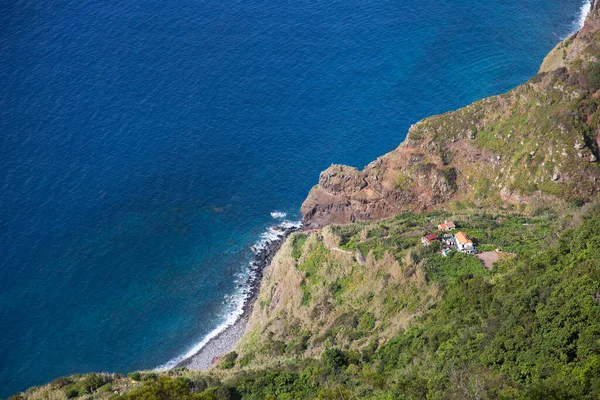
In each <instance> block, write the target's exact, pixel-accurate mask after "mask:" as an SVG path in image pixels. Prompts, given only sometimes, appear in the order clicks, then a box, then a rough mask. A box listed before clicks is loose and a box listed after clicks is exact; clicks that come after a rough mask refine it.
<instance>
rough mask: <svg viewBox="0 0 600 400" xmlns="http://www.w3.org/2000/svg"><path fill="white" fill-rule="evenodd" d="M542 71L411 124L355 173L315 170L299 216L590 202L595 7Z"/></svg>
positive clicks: (599, 91) (599, 131)
mask: <svg viewBox="0 0 600 400" xmlns="http://www.w3.org/2000/svg"><path fill="white" fill-rule="evenodd" d="M557 52H559V53H560V54H561V56H560V57H558V58H557V56H556V54H557ZM563 55H564V57H563ZM541 71H542V72H540V73H539V74H538V75H536V76H535V77H533V78H532V79H530V80H529V81H528V82H526V83H524V84H522V85H519V86H517V87H516V88H515V89H513V90H511V91H510V92H508V93H506V94H502V95H498V96H492V97H489V98H486V99H482V100H480V101H477V102H475V103H473V104H471V105H469V106H466V107H464V108H461V109H459V110H457V111H451V112H448V113H445V114H442V115H438V116H433V117H430V118H426V119H424V120H422V121H420V122H418V123H416V124H415V125H413V126H412V127H411V128H410V129H409V132H408V135H407V137H406V140H405V141H404V142H403V143H402V144H400V146H399V147H398V148H397V149H395V150H393V151H392V152H390V153H388V154H385V155H383V156H381V157H379V158H378V159H377V160H375V161H373V162H372V163H370V164H369V165H367V166H366V167H365V169H364V170H362V171H359V170H358V169H356V168H352V167H349V166H343V165H333V166H331V167H330V168H328V169H327V170H325V171H323V172H322V173H321V176H320V178H319V183H318V185H316V186H314V187H313V188H312V189H311V191H310V193H309V195H308V197H307V199H306V200H305V202H304V204H303V205H302V209H301V211H302V215H303V222H304V223H305V225H306V226H310V227H322V226H325V225H328V224H331V223H337V224H344V223H349V222H355V221H365V220H366V221H368V220H374V219H381V218H387V217H391V216H393V215H397V214H399V213H402V212H408V211H410V212H423V211H430V210H435V209H446V208H448V207H449V205H451V204H453V203H455V202H457V201H460V202H463V203H469V204H472V205H474V206H477V207H501V206H506V204H513V205H515V206H517V207H521V209H522V210H523V211H527V212H530V211H532V210H533V209H534V208H536V207H538V206H539V205H540V204H548V203H555V204H556V203H564V202H589V201H592V200H593V199H594V198H596V197H597V196H598V192H599V191H600V163H599V162H598V161H599V160H600V154H599V146H600V111H599V107H600V5H598V4H595V5H594V8H593V9H592V11H591V13H590V15H589V16H588V18H587V20H586V24H585V26H584V28H583V29H582V30H581V31H580V32H579V33H578V34H577V35H575V36H572V37H570V38H568V39H566V40H565V41H564V42H562V43H561V44H560V45H559V46H557V48H556V49H555V50H553V52H552V53H551V54H550V55H549V56H548V58H547V59H546V61H545V62H544V65H543V66H542V69H541Z"/></svg>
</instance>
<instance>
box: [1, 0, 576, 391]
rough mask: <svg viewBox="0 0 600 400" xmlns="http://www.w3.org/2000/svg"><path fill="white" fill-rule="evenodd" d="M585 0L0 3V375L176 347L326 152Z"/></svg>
mask: <svg viewBox="0 0 600 400" xmlns="http://www.w3.org/2000/svg"><path fill="white" fill-rule="evenodd" d="M584 3H585V1H584V0H545V1H542V0H503V1H476V0H450V1H445V2H440V1H433V0H403V1H401V0H396V1H393V0H370V1H364V0H343V1H342V0H329V1H323V0H313V1H304V0H293V1H292V0H279V1H274V0H244V1H241V0H222V1H215V0H212V1H210V0H179V1H171V2H164V1H156V0H142V1H140V0H135V1H133V0H122V1H119V2H114V1H108V2H107V1H96V0H81V1H72V0H69V1H66V0H64V1H63V0H56V1H51V2H48V1H41V0H21V1H17V2H2V3H1V4H0V35H1V36H0V38H1V40H0V55H1V57H2V58H1V60H2V61H1V64H0V156H1V157H0V171H1V175H0V179H1V180H0V190H1V192H0V193H1V196H0V396H7V395H9V394H11V393H14V392H15V391H17V390H21V389H24V388H26V387H28V386H30V385H35V384H41V383H44V382H47V381H49V380H51V379H53V378H55V377H57V376H60V375H66V374H71V373H75V372H88V371H119V372H126V371H131V370H134V369H140V368H153V367H156V366H158V365H162V364H164V363H166V362H168V361H169V360H173V359H174V358H176V357H178V356H181V355H182V354H184V353H185V352H186V351H187V350H189V349H190V348H191V347H192V346H194V345H195V344H197V343H198V342H200V341H201V340H202V338H203V337H204V336H206V335H207V334H208V333H209V332H211V331H212V330H213V329H215V328H216V327H217V326H218V325H219V324H221V323H222V322H223V321H224V319H225V318H226V316H227V313H228V311H230V309H231V307H233V304H234V303H235V301H233V300H235V296H236V294H238V293H239V290H240V288H239V286H240V283H241V282H243V276H244V273H245V270H246V268H247V262H248V260H249V258H250V256H251V251H250V250H249V247H250V245H252V243H254V242H255V241H256V240H258V239H259V238H260V234H261V233H262V232H263V231H264V229H265V228H266V227H267V226H268V225H270V224H272V223H273V222H274V221H273V219H272V218H271V216H270V214H269V213H270V211H273V210H282V211H286V212H288V214H289V215H290V218H292V219H293V218H297V211H298V209H299V206H300V204H301V202H302V200H303V199H304V197H305V195H306V193H307V192H308V190H309V189H310V187H311V186H312V185H313V184H315V183H316V182H317V179H318V175H319V172H320V171H321V170H323V169H324V168H326V167H328V166H329V165H330V164H331V163H346V164H350V165H354V166H358V167H362V166H364V165H365V164H366V163H368V162H369V161H371V160H373V159H374V158H375V157H377V156H379V155H381V154H383V153H385V152H387V151H390V150H391V149H393V148H394V147H396V146H397V145H398V144H399V143H400V142H401V141H402V140H403V139H404V136H405V133H406V131H407V129H408V127H409V126H410V125H411V124H412V123H414V122H416V121H418V120H419V119H421V118H423V117H426V116H429V115H432V114H435V113H440V112H445V111H448V110H451V109H456V108H459V107H461V106H463V105H466V104H468V103H469V102H471V101H473V100H476V99H479V98H481V97H484V96H489V95H492V94H496V93H500V92H504V91H506V90H508V89H510V88H512V87H514V86H515V85H517V84H519V83H521V82H523V81H525V80H527V79H528V78H529V77H531V76H532V75H533V74H535V72H536V71H537V69H538V67H539V64H540V62H541V60H542V59H543V57H544V55H545V54H546V53H547V52H548V51H549V50H550V49H551V48H552V47H553V46H554V45H555V44H556V43H557V42H558V41H559V40H561V39H562V38H564V37H565V36H566V35H567V34H569V33H571V32H573V31H574V30H576V29H577V24H578V21H579V18H580V15H579V14H580V10H581V7H582V6H583V5H584Z"/></svg>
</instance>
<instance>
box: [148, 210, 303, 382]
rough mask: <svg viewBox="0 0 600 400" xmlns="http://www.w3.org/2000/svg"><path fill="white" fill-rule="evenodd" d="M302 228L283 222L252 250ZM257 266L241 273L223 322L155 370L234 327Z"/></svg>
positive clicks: (250, 265) (251, 264)
mask: <svg viewBox="0 0 600 400" xmlns="http://www.w3.org/2000/svg"><path fill="white" fill-rule="evenodd" d="M301 226H302V222H300V221H287V220H285V221H283V222H282V223H281V224H279V225H278V226H271V227H269V228H267V230H266V231H265V232H263V233H262V234H261V236H260V239H259V240H258V241H257V242H256V243H254V246H252V249H253V250H254V251H255V252H258V251H260V250H261V249H263V248H265V247H266V246H267V245H268V244H269V243H270V242H272V241H274V240H277V239H279V238H281V237H282V236H283V235H284V230H285V229H289V228H299V227H301ZM256 267H257V266H256V265H255V263H254V261H251V262H249V263H248V266H247V267H246V268H245V269H244V270H243V271H241V272H240V273H239V274H238V275H237V278H236V280H235V286H236V287H239V289H238V291H236V293H234V294H232V295H226V296H225V299H224V301H223V303H224V304H225V311H224V312H223V314H222V318H223V322H222V323H221V324H219V326H217V327H216V328H215V329H213V330H212V331H211V332H209V333H208V334H207V335H206V336H205V337H204V338H203V339H202V340H201V341H200V342H198V343H197V344H195V345H194V346H192V347H190V348H189V349H188V350H187V351H185V352H184V353H183V354H181V355H180V356H177V357H175V358H174V359H172V360H170V361H168V362H167V363H165V364H163V365H160V366H158V367H156V368H155V370H157V371H160V370H166V369H172V368H174V367H175V366H176V365H177V364H179V363H180V362H182V361H183V360H186V359H188V358H190V357H192V356H194V355H195V354H196V353H198V352H199V351H200V350H202V348H203V347H204V346H206V344H207V343H208V342H210V341H211V340H212V339H214V338H215V337H217V336H219V334H220V333H221V332H223V331H224V330H225V329H227V328H229V327H230V326H231V325H233V324H234V323H235V322H236V321H237V320H238V318H240V317H241V315H242V314H243V313H244V305H245V304H246V302H247V301H248V298H249V296H250V295H251V293H252V290H251V289H252V288H251V287H250V282H251V281H253V278H255V277H256Z"/></svg>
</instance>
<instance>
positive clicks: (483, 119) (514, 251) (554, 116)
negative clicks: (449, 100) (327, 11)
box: [13, 4, 600, 400]
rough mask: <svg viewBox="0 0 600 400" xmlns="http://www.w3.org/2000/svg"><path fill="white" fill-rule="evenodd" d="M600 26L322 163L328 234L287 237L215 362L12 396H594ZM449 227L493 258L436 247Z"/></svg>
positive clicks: (599, 379)
mask: <svg viewBox="0 0 600 400" xmlns="http://www.w3.org/2000/svg"><path fill="white" fill-rule="evenodd" d="M599 21H600V7H599V5H598V4H594V5H593V7H592V10H591V12H590V14H589V16H588V18H587V20H586V23H585V26H584V28H583V29H582V30H581V31H580V32H579V33H578V34H577V35H575V36H573V37H570V38H568V39H567V40H565V41H564V42H563V43H561V44H560V45H559V46H557V47H556V48H555V49H554V50H553V52H552V53H551V54H549V56H548V57H547V58H546V60H545V61H544V64H543V65H542V68H541V70H540V73H539V74H538V75H536V76H535V77H534V78H532V79H531V80H530V81H529V82H527V83H524V84H522V85H520V86H518V87H517V88H515V89H514V90H512V91H511V92H509V93H507V94H504V95H499V96H494V97H490V98H487V99H483V100H481V101H478V102H476V103H474V104H472V105H470V106H467V107H465V108H463V109H460V110H458V111H454V112H450V113H447V114H444V115H440V116H435V117H431V118H428V119H425V120H423V121H421V122H419V123H417V124H415V125H414V126H413V127H411V129H410V130H409V132H408V136H407V138H406V140H405V141H404V142H403V143H402V144H401V145H400V146H399V147H398V148H397V149H395V150H394V151H392V152H390V153H388V154H386V155H384V156H382V157H380V158H378V159H377V160H375V161H373V162H372V163H371V164H369V165H368V166H367V167H366V168H365V169H364V170H362V171H359V170H357V169H356V168H352V167H348V166H343V165H334V166H332V167H330V168H329V169H327V170H326V171H324V172H323V173H322V174H321V176H320V179H319V183H318V185H317V186H315V187H314V188H313V189H312V190H311V192H310V193H309V195H308V197H307V199H306V201H305V202H304V204H303V205H302V214H303V221H304V224H305V226H306V227H307V228H316V229H307V230H306V231H305V232H296V233H293V234H292V235H291V236H290V237H289V238H288V239H287V240H286V241H285V243H284V244H283V245H282V247H281V249H280V250H279V252H278V253H277V254H276V256H275V257H274V258H273V261H272V262H271V264H270V265H269V267H267V269H266V270H265V275H264V279H263V280H262V282H261V287H260V291H259V293H258V296H257V299H256V302H255V304H254V307H253V309H252V312H251V315H250V317H249V323H248V327H247V329H246V331H245V333H244V336H243V337H242V339H241V340H240V342H239V343H238V344H237V346H236V347H235V349H234V351H232V352H230V353H228V354H226V355H224V356H222V357H220V358H219V359H218V360H217V361H216V363H215V364H214V365H213V368H212V369H210V370H209V371H204V372H202V371H190V370H188V369H187V368H184V367H178V368H175V369H172V370H168V371H145V372H144V371H142V372H134V373H130V374H129V375H128V376H124V375H120V374H87V375H73V376H70V377H64V378H58V379H56V380H55V381H53V382H52V383H50V384H48V385H44V386H41V387H37V388H31V389H29V390H28V391H27V392H26V393H21V394H17V395H15V396H14V397H13V399H14V400H16V399H40V398H54V399H64V398H96V399H109V398H120V399H129V400H134V399H140V400H141V399H199V400H215V399H223V400H225V399H249V400H255V399H256V400H258V399H290V400H291V399H352V398H360V399H374V400H375V399H423V398H427V399H540V400H542V399H549V398H552V399H590V400H591V399H597V398H599V396H600V318H599V316H600V287H599V285H598V282H600V271H599V270H598V259H600V240H598V238H599V236H600V234H599V232H600V205H598V204H597V200H598V196H597V193H598V190H600V182H598V180H599V179H600V166H599V165H598V155H599V154H598V150H599V146H600V111H599V110H598V107H599V105H600V101H599V98H600V34H599V30H600V22H599ZM586 203H587V204H586ZM594 203H596V204H594ZM445 220H453V221H454V222H455V223H456V225H457V227H458V228H459V229H460V230H461V231H463V232H465V234H466V235H468V237H469V238H471V239H472V240H473V242H474V243H475V244H476V245H477V248H478V249H479V250H480V251H483V252H487V253H494V254H496V255H497V257H495V258H498V261H497V262H496V263H494V264H492V266H491V268H484V267H483V265H482V264H481V262H480V260H479V259H478V258H476V257H475V256H472V255H468V254H464V253H460V252H457V251H452V252H450V253H449V254H444V255H443V254H441V253H440V251H439V250H440V247H441V243H435V244H430V245H423V243H422V238H423V235H424V234H426V233H431V232H434V231H436V230H437V226H438V223H440V222H443V221H445ZM341 224H343V225H341ZM321 227H324V228H323V229H319V228H321ZM501 254H505V255H506V256H505V257H502V256H501ZM211 361H212V360H211Z"/></svg>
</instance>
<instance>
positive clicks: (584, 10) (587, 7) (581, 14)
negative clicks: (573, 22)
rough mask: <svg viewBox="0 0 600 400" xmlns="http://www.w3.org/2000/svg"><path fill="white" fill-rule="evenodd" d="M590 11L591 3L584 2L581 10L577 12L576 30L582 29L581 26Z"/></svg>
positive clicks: (588, 1)
mask: <svg viewBox="0 0 600 400" xmlns="http://www.w3.org/2000/svg"><path fill="white" fill-rule="evenodd" d="M590 11H592V1H591V0H585V3H583V5H582V6H581V10H580V11H579V19H578V20H577V30H580V29H581V28H583V24H584V23H585V19H586V18H587V16H588V14H589V13H590Z"/></svg>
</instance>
